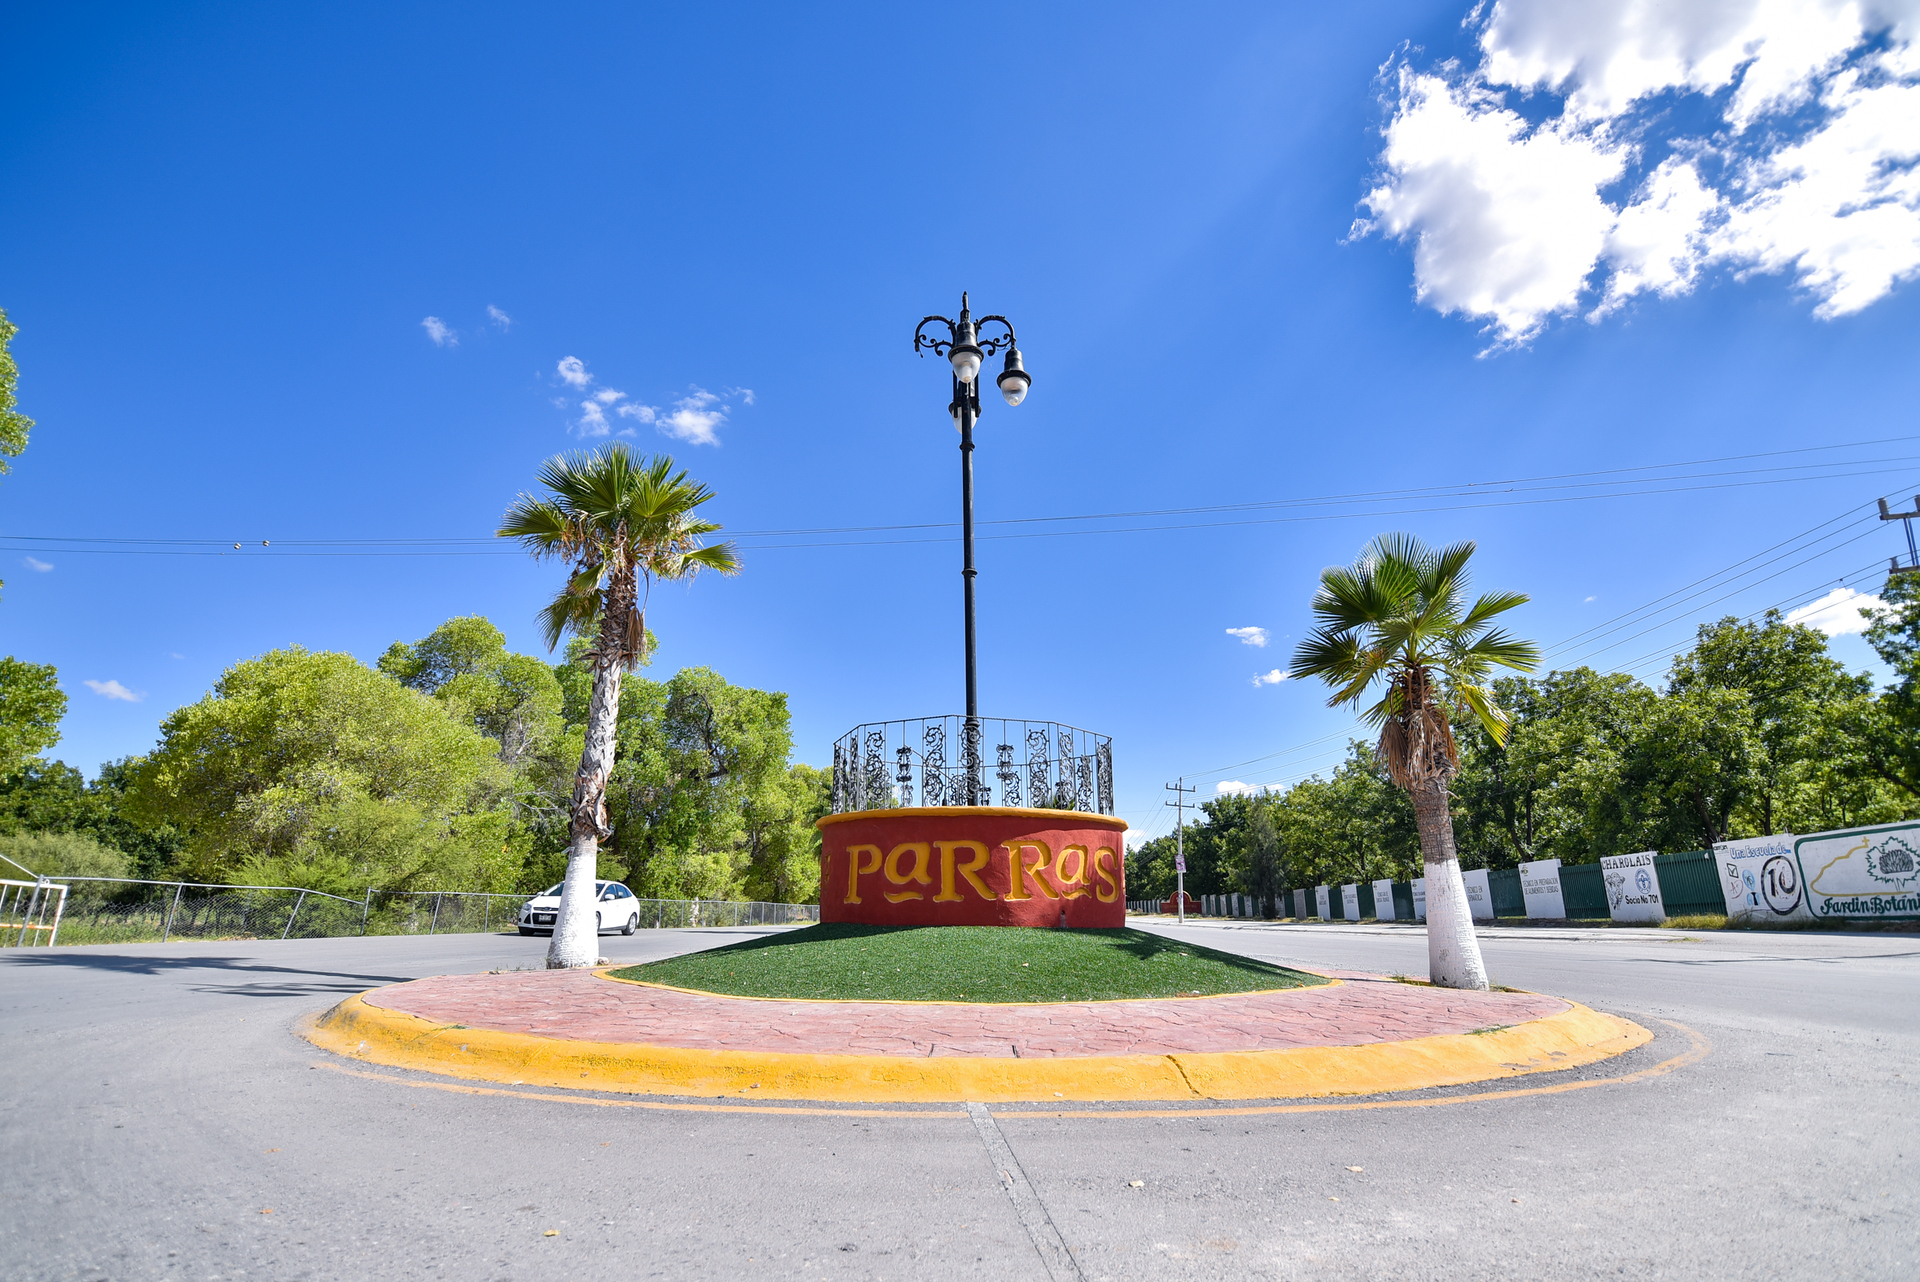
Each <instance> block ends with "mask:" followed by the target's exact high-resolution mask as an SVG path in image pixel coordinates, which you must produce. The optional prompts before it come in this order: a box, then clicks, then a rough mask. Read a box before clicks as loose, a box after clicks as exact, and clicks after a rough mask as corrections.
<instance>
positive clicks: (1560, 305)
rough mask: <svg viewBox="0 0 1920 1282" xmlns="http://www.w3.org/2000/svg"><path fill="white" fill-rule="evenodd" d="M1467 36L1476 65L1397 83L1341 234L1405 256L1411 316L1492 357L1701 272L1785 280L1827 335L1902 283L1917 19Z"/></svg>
mask: <svg viewBox="0 0 1920 1282" xmlns="http://www.w3.org/2000/svg"><path fill="white" fill-rule="evenodd" d="M1468 21H1469V23H1470V24H1476V23H1477V24H1479V25H1480V28H1481V29H1480V38H1479V44H1480V52H1481V58H1480V61H1479V63H1478V65H1477V66H1475V67H1472V68H1470V69H1463V68H1461V67H1459V66H1456V65H1453V64H1447V65H1445V66H1443V67H1440V68H1438V69H1436V70H1434V71H1430V72H1419V71H1416V70H1414V69H1413V68H1411V67H1409V66H1406V65H1404V64H1402V65H1400V66H1398V67H1397V68H1396V70H1395V73H1394V76H1393V78H1392V81H1391V88H1392V91H1393V97H1394V109H1393V115H1392V119H1391V120H1390V122H1389V123H1388V125H1387V126H1386V129H1385V130H1384V132H1383V137H1384V139H1385V145H1384V146H1383V148H1382V150H1381V156H1380V159H1381V166H1382V181H1381V182H1380V184H1379V186H1377V187H1376V188H1375V189H1374V190H1373V191H1371V192H1370V193H1368V195H1367V197H1366V199H1365V202H1364V203H1365V205H1366V207H1367V209H1368V211H1369V214H1370V217H1369V218H1367V219H1363V220H1361V221H1359V222H1357V223H1356V224H1355V232H1356V234H1365V233H1366V232H1369V231H1374V230H1378V231H1380V232H1382V233H1384V234H1386V235H1388V236H1392V237H1394V238H1396V239H1402V240H1407V241H1411V242H1412V243H1413V247H1414V284H1415V294H1416V297H1418V298H1419V299H1420V300H1421V301H1422V302H1424V303H1426V304H1427V305H1429V306H1431V307H1433V308H1435V309H1436V310H1438V311H1440V312H1443V313H1455V312H1457V313H1461V314H1463V315H1466V316H1469V317H1472V318H1475V319H1478V320H1481V321H1483V322H1485V323H1486V324H1487V326H1488V328H1489V329H1490V330H1491V331H1492V332H1493V333H1494V335H1495V338H1496V345H1498V344H1511V343H1517V342H1523V341H1525V340H1526V339H1527V338H1529V337H1531V336H1532V335H1533V334H1535V333H1537V332H1539V330H1540V329H1541V327H1542V326H1544V325H1545V324H1546V323H1547V322H1548V321H1549V320H1550V319H1551V318H1552V317H1554V316H1556V315H1563V314H1569V313H1574V312H1578V311H1581V310H1586V311H1587V314H1588V316H1589V317H1590V318H1591V319H1596V320H1597V319H1599V318H1601V317H1603V316H1605V315H1606V314H1608V313H1609V312H1611V311H1613V310H1615V309H1617V308H1619V307H1620V306H1621V305H1623V304H1624V303H1625V302H1626V301H1627V300H1628V299H1631V298H1633V297H1635V296H1637V295H1640V294H1645V293H1652V294H1655V295H1669V296H1670V295H1674V294H1681V293H1685V292H1687V291H1688V290H1690V289H1692V288H1694V287H1695V285H1696V284H1697V282H1698V280H1699V278H1700V276H1701V274H1702V273H1703V272H1704V271H1705V270H1706V269H1707V268H1709V267H1713V266H1725V267H1729V268H1732V269H1733V270H1734V271H1735V272H1736V273H1747V272H1765V273H1785V274H1790V275H1792V276H1793V277H1794V279H1795V280H1796V283H1797V284H1799V285H1800V286H1801V287H1802V288H1804V289H1805V290H1806V291H1807V292H1808V293H1809V294H1810V295H1811V296H1812V297H1813V299H1814V301H1815V307H1814V314H1815V315H1816V316H1819V317H1821V318H1823V319H1831V318H1833V317H1836V316H1842V315H1846V314H1848V313H1851V312H1856V311H1859V310H1861V309H1862V308H1865V307H1867V306H1869V305H1871V304H1872V303H1873V302H1875V301H1876V300H1878V299H1880V298H1883V297H1885V296H1886V295H1887V294H1888V293H1889V292H1891V291H1892V290H1893V289H1894V288H1896V287H1897V286H1898V285H1899V284H1900V283H1901V282H1903V281H1905V280H1908V279H1910V278H1912V277H1913V276H1915V275H1916V274H1920V166H1917V165H1916V164H1915V161H1916V159H1920V51H1916V49H1915V47H1914V43H1913V41H1914V36H1915V34H1916V32H1917V31H1920V2H1917V0H1867V2H1865V3H1862V2H1861V0H1718V2H1717V3H1713V4H1676V3H1668V2H1663V0H1582V3H1580V4H1567V3H1564V0H1498V3H1496V4H1494V5H1493V6H1492V8H1491V9H1490V10H1487V11H1486V12H1484V13H1483V12H1482V8H1480V7H1476V8H1475V9H1474V11H1473V13H1472V14H1470V15H1469V19H1468ZM1543 105H1544V106H1545V107H1546V108H1547V111H1546V112H1545V114H1544V115H1542V113H1541V110H1540V108H1541V107H1542V106H1543ZM1522 110H1525V112H1526V113H1527V114H1526V115H1523V114H1522ZM1676 122H1682V123H1676ZM1684 122H1692V123H1693V124H1695V125H1697V128H1694V129H1692V130H1690V131H1689V130H1686V129H1685V128H1684ZM1623 180H1624V181H1625V185H1624V188H1620V184H1621V183H1622V181H1623ZM1617 188H1618V189H1617Z"/></svg>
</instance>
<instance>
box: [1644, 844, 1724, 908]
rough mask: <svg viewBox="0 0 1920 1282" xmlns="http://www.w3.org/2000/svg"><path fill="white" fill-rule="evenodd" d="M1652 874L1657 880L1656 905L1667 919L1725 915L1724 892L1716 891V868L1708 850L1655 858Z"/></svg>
mask: <svg viewBox="0 0 1920 1282" xmlns="http://www.w3.org/2000/svg"><path fill="white" fill-rule="evenodd" d="M1653 872H1654V875H1655V876H1656V877H1658V878H1659V879H1660V901H1661V903H1662V905H1663V906H1664V907H1665V908H1666V910H1667V916H1669V917H1684V916H1688V915H1690V914H1693V913H1724V912H1726V911H1727V896H1726V892H1725V891H1723V890H1721V889H1720V866H1719V865H1718V864H1717V863H1716V862H1715V861H1714V858H1713V852H1712V851H1711V850H1689V851H1687V852H1686V853H1685V854H1679V855H1655V856H1654V857H1653Z"/></svg>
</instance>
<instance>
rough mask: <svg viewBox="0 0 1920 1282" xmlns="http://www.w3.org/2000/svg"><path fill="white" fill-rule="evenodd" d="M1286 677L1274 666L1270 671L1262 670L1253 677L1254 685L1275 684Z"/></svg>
mask: <svg viewBox="0 0 1920 1282" xmlns="http://www.w3.org/2000/svg"><path fill="white" fill-rule="evenodd" d="M1286 679H1287V674H1286V673H1284V672H1282V671H1281V670H1280V669H1278V668H1275V669H1274V670H1273V671H1272V672H1263V673H1261V674H1260V675H1259V676H1257V677H1255V678H1254V679H1253V684H1255V685H1256V686H1277V685H1279V684H1280V683H1281V682H1282V681H1285V680H1286Z"/></svg>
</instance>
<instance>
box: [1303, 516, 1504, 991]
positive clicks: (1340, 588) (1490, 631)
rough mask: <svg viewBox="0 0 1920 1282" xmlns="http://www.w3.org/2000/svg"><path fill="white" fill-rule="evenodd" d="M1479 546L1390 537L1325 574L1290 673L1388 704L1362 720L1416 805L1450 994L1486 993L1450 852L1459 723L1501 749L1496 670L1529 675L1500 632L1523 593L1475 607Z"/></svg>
mask: <svg viewBox="0 0 1920 1282" xmlns="http://www.w3.org/2000/svg"><path fill="white" fill-rule="evenodd" d="M1473 549H1474V545H1473V543H1472V542H1471V541H1469V542H1464V543H1456V544H1454V545H1453V546H1452V547H1448V548H1442V549H1440V550H1438V551H1435V550H1434V549H1432V548H1429V547H1427V546H1426V545H1425V544H1424V543H1422V542H1420V540H1419V539H1417V538H1415V537H1413V536H1412V535H1410V534H1383V535H1381V536H1380V537H1379V538H1377V539H1375V540H1374V541H1373V542H1372V543H1370V544H1368V545H1367V547H1366V548H1365V550H1363V551H1362V552H1361V554H1360V559H1359V560H1358V561H1356V562H1354V563H1353V564H1352V565H1350V566H1335V567H1334V568H1332V569H1328V570H1323V571H1322V572H1321V574H1320V590H1319V591H1318V592H1316V593H1314V596H1313V613H1314V617H1315V619H1316V620H1317V621H1318V623H1319V627H1318V628H1317V629H1316V630H1315V632H1314V634H1313V635H1312V636H1311V637H1309V638H1308V639H1307V640H1305V641H1303V642H1301V643H1300V646H1299V648H1298V649H1296V650H1295V651H1294V653H1293V668H1292V675H1293V676H1295V677H1319V678H1320V679H1322V680H1323V681H1325V682H1326V683H1327V684H1328V685H1330V686H1332V687H1333V697H1332V698H1330V699H1328V700H1327V706H1328V707H1334V708H1337V707H1341V706H1343V705H1344V706H1347V707H1356V706H1358V705H1359V704H1360V703H1361V701H1362V700H1363V699H1364V698H1365V697H1366V695H1367V692H1368V691H1369V690H1370V689H1372V688H1373V687H1374V685H1375V683H1376V682H1378V683H1383V684H1384V687H1385V688H1384V689H1383V690H1382V692H1381V695H1380V698H1379V701H1378V702H1376V703H1374V704H1373V705H1372V706H1370V707H1368V708H1367V709H1366V710H1365V711H1364V713H1363V714H1362V715H1363V716H1364V717H1365V718H1366V720H1367V721H1368V723H1369V724H1372V725H1377V726H1379V727H1380V747H1379V752H1380V756H1381V757H1382V759H1383V760H1385V762H1386V765H1387V771H1388V773H1389V774H1390V775H1392V777H1393V781H1394V782H1395V783H1397V784H1399V785H1400V786H1401V787H1402V788H1405V789H1406V790H1407V792H1408V793H1409V794H1410V795H1411V796H1412V798H1413V811H1414V816H1415V818H1416V819H1417V821H1418V822H1419V825H1420V853H1421V856H1422V857H1423V859H1424V861H1425V863H1426V872H1427V965H1428V974H1429V977H1430V978H1431V979H1432V981H1433V982H1434V983H1435V984H1437V985H1439V986H1440V987H1442V988H1481V989H1484V988H1485V987H1486V986H1487V969H1486V966H1485V964H1484V963H1483V962H1482V961H1481V960H1480V943H1479V941H1478V940H1477V939H1476V938H1475V937H1474V933H1473V915H1472V913H1471V912H1470V911H1469V910H1468V907H1467V890H1466V885H1465V883H1464V882H1462V880H1461V878H1460V860H1459V858H1458V857H1457V856H1456V854H1455V852H1454V846H1453V816H1452V814H1451V813H1450V812H1449V810H1448V796H1447V781H1448V780H1450V779H1451V778H1452V777H1453V775H1454V772H1455V771H1457V770H1458V769H1459V767H1460V753H1459V750H1458V749H1457V748H1455V747H1454V742H1453V728H1452V725H1451V723H1450V718H1453V717H1460V716H1465V715H1468V714H1471V715H1472V716H1474V717H1477V718H1478V719H1479V721H1480V724H1481V725H1482V726H1484V727H1486V730H1487V733H1488V734H1489V735H1491V736H1492V737H1493V740H1494V742H1495V743H1504V742H1505V741H1506V735H1507V724H1508V718H1507V714H1506V713H1504V712H1502V711H1501V710H1500V709H1499V708H1497V707H1495V706H1494V703H1493V691H1492V690H1491V689H1490V688H1489V686H1488V684H1487V674H1488V673H1489V672H1490V671H1491V670H1492V668H1493V665H1494V664H1500V665H1502V666H1504V667H1509V668H1518V669H1520V670H1521V671H1523V672H1530V671H1532V670H1533V668H1534V667H1535V666H1536V665H1537V664H1538V663H1539V661H1540V651H1539V648H1538V647H1536V646H1535V645H1534V644H1533V643H1532V642H1531V641H1521V640H1518V639H1516V638H1514V637H1511V636H1509V635H1507V634H1506V633H1505V632H1501V631H1499V630H1498V629H1496V628H1494V627H1493V626H1492V624H1491V620H1492V619H1493V617H1494V616H1495V615H1497V614H1500V613H1502V612H1504V611H1507V610H1511V609H1513V607H1515V606H1517V605H1522V604H1525V602H1526V600H1527V598H1526V597H1525V596H1524V595H1522V594H1521V593H1518V592H1491V593H1487V594H1486V595H1484V596H1482V597H1480V598H1479V599H1478V600H1476V601H1475V602H1474V603H1473V604H1472V605H1471V606H1468V605H1467V603H1466V592H1467V572H1466V571H1467V561H1468V559H1469V558H1471V557H1472V556H1473Z"/></svg>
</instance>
